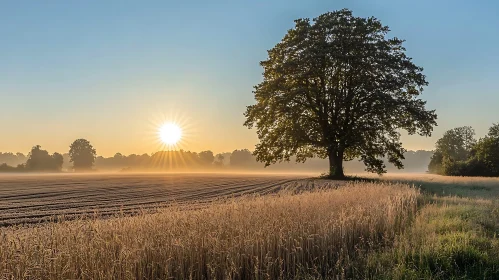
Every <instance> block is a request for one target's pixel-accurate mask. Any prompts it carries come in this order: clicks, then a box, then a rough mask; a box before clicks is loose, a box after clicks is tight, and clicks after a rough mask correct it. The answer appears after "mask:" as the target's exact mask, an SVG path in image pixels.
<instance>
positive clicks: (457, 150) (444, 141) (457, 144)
mask: <svg viewBox="0 0 499 280" xmlns="http://www.w3.org/2000/svg"><path fill="white" fill-rule="evenodd" d="M435 148H436V149H435V152H434V154H433V156H432V157H431V160H430V163H429V165H428V170H429V172H430V173H434V174H440V175H449V176H487V177H497V176H499V124H493V125H492V127H490V128H489V132H488V134H487V135H486V136H485V137H483V138H480V139H478V140H477V139H476V138H475V131H474V130H473V128H472V127H470V126H463V127H457V128H454V129H451V130H448V131H447V132H445V133H444V135H443V137H442V138H440V139H439V140H438V141H437V143H436V147H435Z"/></svg>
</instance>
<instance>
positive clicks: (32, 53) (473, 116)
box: [0, 0, 499, 156]
mask: <svg viewBox="0 0 499 280" xmlns="http://www.w3.org/2000/svg"><path fill="white" fill-rule="evenodd" d="M387 7H390V8H389V9H387ZM342 8H349V9H352V10H353V13H354V15H356V16H374V17H377V18H378V19H380V20H381V22H382V23H383V24H384V25H388V26H389V27H390V29H391V30H392V31H391V32H390V33H389V37H394V36H396V37H399V38H401V39H404V40H406V42H405V47H406V48H407V53H408V55H409V56H410V57H412V58H413V61H414V62H415V63H416V64H418V65H421V66H422V67H424V68H425V70H424V72H423V73H424V74H425V75H426V76H427V77H428V80H429V86H428V87H426V88H425V91H424V93H423V95H422V98H423V99H424V100H427V101H428V103H427V107H428V108H429V109H436V110H437V114H438V120H437V122H438V126H437V127H435V129H434V131H433V134H432V137H420V136H407V135H406V134H405V133H402V143H403V144H404V147H405V148H406V149H407V150H433V149H434V144H435V141H436V140H437V139H438V138H440V137H441V136H442V134H443V133H444V132H445V131H446V130H448V129H451V128H454V127H457V126H462V125H469V126H472V127H473V128H474V129H475V130H476V132H477V135H479V136H481V135H484V134H485V132H486V130H487V129H488V127H489V126H490V125H491V124H492V123H493V122H494V121H496V120H498V119H499V116H498V115H497V112H496V111H495V110H494V108H495V104H498V103H499V95H497V90H496V89H495V77H496V76H497V75H498V74H499V70H498V69H497V68H496V67H495V66H496V65H497V64H498V63H499V57H498V56H497V55H495V48H494V46H495V45H496V44H497V42H498V40H499V39H497V38H493V36H485V35H487V34H491V32H493V31H494V28H495V27H497V26H499V19H497V18H496V17H493V16H486V15H488V14H490V15H492V13H493V12H492V11H494V10H497V8H499V4H498V3H495V2H493V1H486V2H484V3H482V4H481V5H480V6H477V5H473V3H454V2H450V1H445V2H438V3H435V2H434V1H432V2H430V1H420V2H417V3H399V2H397V1H392V0H390V1H388V0H385V1H380V2H376V3H372V2H370V1H359V2H355V3H349V2H348V1H338V2H336V3H329V2H328V1H311V2H306V3H304V2H301V1H276V2H273V3H266V2H245V3H232V2H229V3H226V2H223V1H217V2H213V3H210V4H207V3H204V2H202V1H194V2H192V3H171V2H160V1H158V2H156V1H152V2H150V5H147V6H146V5H141V3H133V2H126V3H125V2H121V1H119V2H118V1H109V2H106V3H101V2H99V1H87V2H85V3H68V2H64V1H54V2H51V3H31V4H30V5H23V4H22V3H19V2H17V1H16V2H15V1H9V2H4V3H3V9H2V11H1V12H0V15H1V17H0V23H1V25H0V26H1V27H0V34H2V38H3V44H2V45H1V46H0V59H2V61H3V63H2V65H0V72H1V73H2V74H3V75H1V76H0V97H1V98H2V100H3V102H2V103H0V118H2V119H3V120H8V121H4V122H3V125H2V130H3V132H2V134H3V136H4V137H3V138H2V142H1V143H0V150H1V151H2V152H3V151H5V152H10V151H12V152H14V151H19V152H21V151H22V152H23V153H25V152H26V151H29V149H30V148H31V147H32V146H33V145H36V144H39V145H41V146H42V148H43V149H46V150H48V151H52V152H53V151H63V150H67V149H68V147H69V143H71V141H72V140H74V139H77V138H85V139H88V140H89V141H90V142H91V143H92V144H93V145H94V147H96V149H97V151H98V153H99V155H102V156H113V155H114V154H115V153H117V152H120V153H123V154H143V153H148V154H149V153H151V152H154V151H157V150H158V149H159V148H161V145H160V144H158V137H157V130H158V129H159V126H160V125H161V124H162V123H164V122H169V121H174V122H178V123H179V124H180V126H181V128H182V130H183V131H184V132H186V135H185V136H186V137H185V139H183V140H182V141H181V142H180V145H179V146H180V148H182V149H184V150H190V151H203V150H212V151H213V152H214V153H222V152H224V151H231V150H235V149H249V150H253V149H254V146H255V144H256V143H257V142H258V138H257V136H256V133H255V131H254V130H248V129H247V128H245V127H243V122H244V116H243V112H244V110H245V107H246V106H248V105H251V104H254V99H253V94H252V87H253V86H254V85H256V84H258V83H259V82H260V81H261V79H262V78H261V73H262V68H261V67H260V66H259V62H260V61H261V60H264V59H266V57H267V54H266V51H267V50H268V49H270V48H272V46H274V45H275V44H276V43H278V42H279V41H280V40H281V39H282V36H283V34H284V33H285V32H286V30H288V29H289V28H291V27H292V26H293V20H295V19H298V18H306V17H309V18H314V17H316V16H318V15H320V14H322V13H324V12H325V11H332V10H338V9H342ZM408 10H411V11H412V12H411V13H407V11H408ZM420 14H424V15H425V17H424V18H425V19H424V20H421V16H420ZM476 15H480V17H477V16H476ZM442 17H444V18H445V19H446V20H442ZM61 22H64V24H61ZM414 22H418V24H414ZM463 33H464V34H466V38H467V39H466V40H463ZM427 42H431V44H428V43H427ZM476 46H480V49H477V48H476ZM469 104H474V106H471V107H470V106H469ZM463 112H466V113H463ZM484 119H487V120H490V123H486V122H483V120H484Z"/></svg>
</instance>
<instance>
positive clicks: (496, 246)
mask: <svg viewBox="0 0 499 280" xmlns="http://www.w3.org/2000/svg"><path fill="white" fill-rule="evenodd" d="M368 259H369V265H368V267H370V270H371V272H370V273H369V275H370V277H369V278H373V279H499V204H498V201H492V200H480V199H468V198H457V197H435V198H434V201H433V202H432V203H429V204H427V205H425V206H424V207H423V208H422V209H421V210H420V212H419V213H418V215H417V217H416V218H415V220H414V222H413V223H412V225H411V226H410V227H408V229H407V230H406V231H404V233H403V234H400V235H399V236H397V238H396V239H395V242H394V246H393V247H391V248H387V249H386V250H385V251H384V252H383V251H381V252H374V253H373V254H371V255H370V256H369V258H368Z"/></svg>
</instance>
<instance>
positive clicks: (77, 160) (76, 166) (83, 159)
mask: <svg viewBox="0 0 499 280" xmlns="http://www.w3.org/2000/svg"><path fill="white" fill-rule="evenodd" d="M432 154H433V153H432V152H431V151H408V152H406V153H405V160H404V165H405V171H406V172H424V171H426V166H427V165H428V162H429V161H430V157H431V156H432ZM327 166H328V162H327V159H321V158H311V159H308V160H307V162H306V163H304V164H296V163H288V162H285V163H280V164H275V165H272V166H269V167H267V168H266V170H269V171H275V172H279V171H295V172H299V171H307V172H322V171H325V169H326V168H327ZM263 167H264V165H263V164H262V163H260V162H257V160H256V156H254V155H253V153H252V152H251V151H250V150H248V149H240V150H239V149H238V150H234V151H232V152H226V153H219V154H214V153H213V152H212V151H210V150H207V151H202V152H199V153H196V152H191V151H185V150H178V151H158V152H155V153H152V154H131V155H128V156H127V155H123V154H121V153H116V154H115V155H114V156H112V157H103V156H97V155H96V150H95V149H94V148H93V146H92V145H91V144H90V142H89V141H87V140H85V139H78V140H76V141H74V142H73V143H72V144H71V146H70V147H69V152H68V153H65V154H62V155H61V154H59V153H54V154H49V152H48V151H46V150H43V149H42V148H41V147H40V146H38V145H37V146H34V147H33V148H32V150H31V152H30V153H29V154H28V155H27V156H26V155H24V154H22V153H17V154H13V153H0V172H61V171H73V170H74V171H89V170H101V171H105V170H108V171H168V170H178V171H189V170H240V171H244V170H253V171H260V170H263ZM345 168H346V170H347V172H362V171H363V170H364V168H365V166H364V164H362V162H360V161H350V162H347V163H346V164H345ZM387 170H388V171H397V170H398V169H397V168H396V167H395V166H388V167H387Z"/></svg>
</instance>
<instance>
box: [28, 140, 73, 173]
mask: <svg viewBox="0 0 499 280" xmlns="http://www.w3.org/2000/svg"><path fill="white" fill-rule="evenodd" d="M63 162H64V159H63V158H62V155H61V154H59V153H54V154H53V155H50V154H49V153H48V152H47V151H46V150H42V148H41V146H40V145H36V146H34V147H33V148H32V149H31V151H30V153H29V155H28V160H27V161H26V165H25V166H26V169H27V170H30V171H60V170H61V169H62V164H63Z"/></svg>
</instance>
